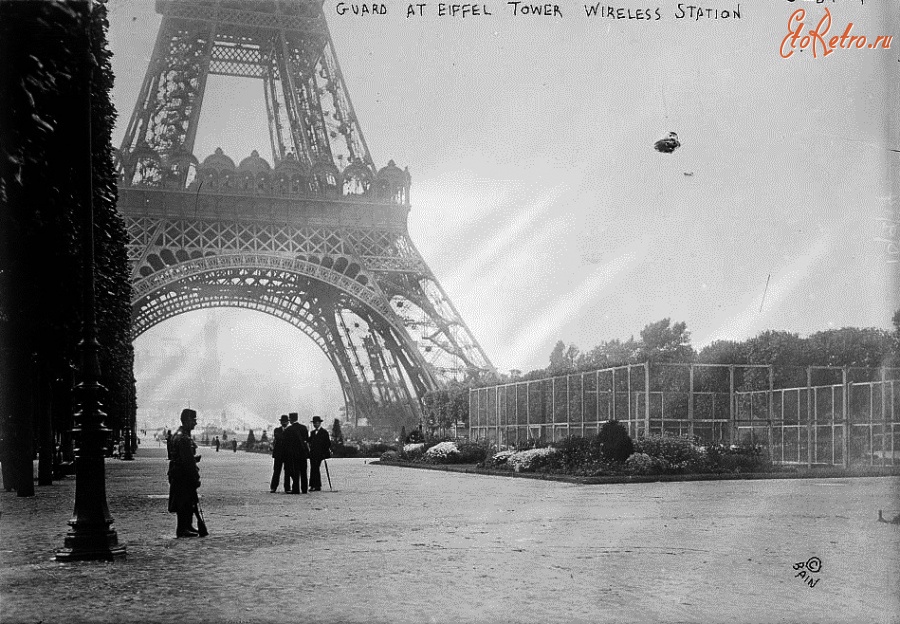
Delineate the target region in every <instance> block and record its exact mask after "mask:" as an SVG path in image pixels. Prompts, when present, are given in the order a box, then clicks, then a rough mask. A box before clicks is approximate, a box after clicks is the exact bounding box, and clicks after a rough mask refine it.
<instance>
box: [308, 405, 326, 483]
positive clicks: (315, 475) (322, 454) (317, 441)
mask: <svg viewBox="0 0 900 624" xmlns="http://www.w3.org/2000/svg"><path fill="white" fill-rule="evenodd" d="M312 424H313V430H312V431H310V432H309V491H310V492H321V491H322V473H321V472H319V467H320V466H321V464H322V461H323V460H325V459H328V458H329V457H331V439H330V438H329V437H328V432H327V431H325V430H324V429H322V419H321V418H319V417H318V416H313V419H312Z"/></svg>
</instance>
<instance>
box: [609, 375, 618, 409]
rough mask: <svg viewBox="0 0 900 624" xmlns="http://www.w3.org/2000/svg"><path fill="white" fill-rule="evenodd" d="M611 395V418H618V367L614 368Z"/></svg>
mask: <svg viewBox="0 0 900 624" xmlns="http://www.w3.org/2000/svg"><path fill="white" fill-rule="evenodd" d="M610 395H611V396H612V405H611V407H612V409H611V410H610V414H609V419H610V420H618V419H617V418H616V416H617V413H616V412H617V410H616V369H615V368H614V369H612V386H610Z"/></svg>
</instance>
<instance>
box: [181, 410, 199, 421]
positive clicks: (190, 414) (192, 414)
mask: <svg viewBox="0 0 900 624" xmlns="http://www.w3.org/2000/svg"><path fill="white" fill-rule="evenodd" d="M188 418H197V410H192V409H190V408H187V407H186V408H184V409H183V410H181V422H182V423H184V421H186V420H187V419H188Z"/></svg>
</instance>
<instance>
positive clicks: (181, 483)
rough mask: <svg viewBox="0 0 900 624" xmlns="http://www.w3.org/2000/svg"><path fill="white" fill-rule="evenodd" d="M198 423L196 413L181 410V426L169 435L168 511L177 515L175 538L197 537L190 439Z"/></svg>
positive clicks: (197, 480)
mask: <svg viewBox="0 0 900 624" xmlns="http://www.w3.org/2000/svg"><path fill="white" fill-rule="evenodd" d="M196 426H197V412H196V411H194V410H192V409H183V410H181V427H179V429H178V431H176V432H175V435H173V436H172V437H170V438H169V441H168V443H167V445H166V449H167V451H168V454H169V513H173V514H177V516H178V527H177V528H176V529H175V536H176V537H197V535H198V532H197V529H195V528H194V527H193V526H191V522H193V516H194V508H195V507H196V505H197V502H198V500H199V498H198V496H197V488H199V487H200V469H199V468H198V466H197V462H199V461H200V456H199V455H197V445H196V444H195V443H194V440H193V438H191V430H192V429H193V428H194V427H196Z"/></svg>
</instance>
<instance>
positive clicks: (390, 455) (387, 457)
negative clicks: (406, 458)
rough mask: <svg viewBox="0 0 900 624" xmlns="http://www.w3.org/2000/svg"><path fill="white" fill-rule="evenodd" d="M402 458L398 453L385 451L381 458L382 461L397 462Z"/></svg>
mask: <svg viewBox="0 0 900 624" xmlns="http://www.w3.org/2000/svg"><path fill="white" fill-rule="evenodd" d="M399 456H400V454H399V453H397V451H385V452H384V453H382V454H381V455H380V456H379V459H380V460H381V461H397V458H398V457H399Z"/></svg>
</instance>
